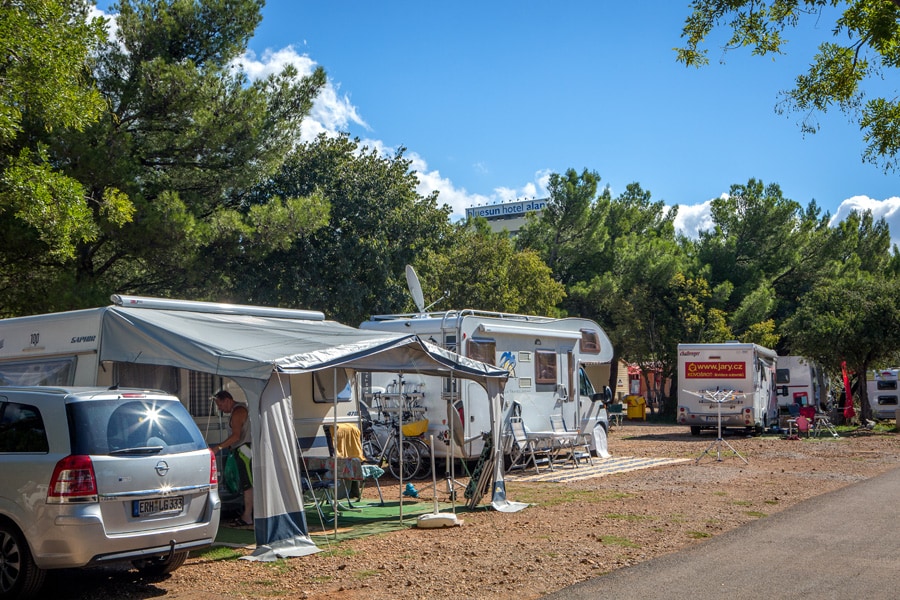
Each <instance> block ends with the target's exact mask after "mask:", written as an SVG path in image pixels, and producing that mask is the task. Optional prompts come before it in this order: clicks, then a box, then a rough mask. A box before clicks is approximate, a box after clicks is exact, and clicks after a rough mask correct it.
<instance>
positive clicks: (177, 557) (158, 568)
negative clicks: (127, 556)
mask: <svg viewBox="0 0 900 600" xmlns="http://www.w3.org/2000/svg"><path fill="white" fill-rule="evenodd" d="M187 555H188V553H187V552H176V553H175V554H173V555H172V557H171V558H169V557H168V556H157V557H155V558H142V559H140V560H134V561H131V564H132V565H134V568H135V569H137V570H138V571H140V572H141V573H143V574H144V575H166V574H167V573H171V572H172V571H174V570H175V569H177V568H178V567H180V566H181V565H183V564H184V561H185V560H187Z"/></svg>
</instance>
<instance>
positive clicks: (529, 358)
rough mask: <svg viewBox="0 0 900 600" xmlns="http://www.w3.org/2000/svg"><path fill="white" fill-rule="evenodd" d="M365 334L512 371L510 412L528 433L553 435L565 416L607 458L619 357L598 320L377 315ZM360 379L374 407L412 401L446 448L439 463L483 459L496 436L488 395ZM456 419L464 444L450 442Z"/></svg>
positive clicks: (406, 380)
mask: <svg viewBox="0 0 900 600" xmlns="http://www.w3.org/2000/svg"><path fill="white" fill-rule="evenodd" d="M360 329H369V330H378V331H385V332H393V333H404V332H408V333H415V334H417V335H418V336H419V337H421V338H422V339H424V340H427V341H429V342H431V343H433V344H436V345H438V346H442V347H443V348H446V349H448V350H452V351H453V352H456V353H458V354H460V355H462V356H466V357H469V358H473V359H476V360H478V361H481V362H485V363H487V364H491V365H496V366H499V367H501V368H504V369H506V370H507V371H508V372H509V380H508V382H507V384H506V389H505V391H504V396H505V410H506V411H515V412H517V413H519V414H521V416H522V419H523V421H524V422H525V426H526V428H527V429H528V430H529V431H550V430H551V425H550V416H551V415H553V414H556V415H562V417H563V421H564V423H565V425H566V427H567V429H570V430H581V431H586V432H591V433H593V436H592V438H593V441H592V444H591V449H592V451H594V452H599V453H601V454H602V453H605V452H606V432H607V430H608V428H609V421H608V418H607V414H606V407H605V404H604V402H603V401H604V400H607V401H608V398H607V397H606V396H605V394H604V386H605V385H606V382H607V381H608V380H609V373H610V362H611V360H612V356H613V350H612V344H611V343H610V341H609V338H608V337H607V335H606V333H605V332H604V331H603V329H602V328H601V327H600V326H599V325H598V324H597V323H595V322H594V321H591V320H589V319H582V318H571V317H570V318H550V317H541V316H534V315H518V314H509V313H500V312H488V311H481V310H474V309H465V310H448V311H443V312H431V313H414V314H395V315H376V316H373V317H371V319H369V320H368V321H366V322H364V323H362V324H361V325H360ZM362 376H363V377H364V380H363V382H362V386H361V388H362V392H363V393H364V394H365V395H366V396H367V397H368V398H370V399H372V400H374V401H375V402H378V401H379V400H380V399H382V398H385V397H387V398H391V397H396V396H398V395H401V396H403V397H406V398H412V399H413V403H414V404H416V405H417V406H418V410H419V411H420V413H419V416H424V418H426V419H428V422H429V424H428V431H429V433H430V434H431V435H434V437H435V440H436V441H438V440H440V441H443V442H444V443H435V446H436V447H435V448H434V454H435V456H439V457H446V456H447V454H448V453H449V452H448V450H449V448H450V447H453V448H454V451H455V455H456V456H457V457H458V458H465V459H472V458H477V457H478V455H479V453H480V452H481V450H482V445H483V442H482V438H481V434H482V433H483V432H486V431H488V430H489V429H490V421H489V414H488V413H487V411H486V410H485V409H484V403H483V400H484V398H483V396H484V390H483V389H478V386H473V385H470V384H469V382H467V381H465V380H460V379H456V378H453V377H444V378H438V377H426V376H421V375H418V374H415V373H410V372H407V373H406V374H405V375H404V376H403V377H402V378H398V377H397V375H395V374H391V373H372V374H371V377H369V374H363V375H362ZM451 406H452V407H453V409H452V410H450V409H449V407H451ZM457 415H458V418H457ZM451 418H452V419H453V423H452V426H453V428H454V429H453V436H454V438H455V439H457V440H461V441H464V443H463V444H457V445H454V446H451V445H450V444H449V443H448V440H449V438H450V435H451V433H450V428H451V422H450V421H449V419H451ZM460 429H461V431H460Z"/></svg>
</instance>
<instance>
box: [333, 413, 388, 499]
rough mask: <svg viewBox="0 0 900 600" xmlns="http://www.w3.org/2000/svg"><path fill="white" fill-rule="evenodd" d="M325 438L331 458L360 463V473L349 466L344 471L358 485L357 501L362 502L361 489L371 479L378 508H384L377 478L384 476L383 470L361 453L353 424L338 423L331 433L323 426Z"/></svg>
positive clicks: (356, 429) (359, 440) (356, 431)
mask: <svg viewBox="0 0 900 600" xmlns="http://www.w3.org/2000/svg"><path fill="white" fill-rule="evenodd" d="M324 429H325V437H326V438H327V439H328V451H329V453H330V454H331V456H332V457H338V458H348V459H358V460H359V461H360V468H361V472H357V471H356V470H355V469H353V468H352V466H350V468H348V469H347V470H346V474H347V475H349V476H350V477H352V479H349V481H355V482H357V484H358V486H359V487H358V494H357V495H356V498H357V501H358V502H361V501H362V493H363V488H364V487H365V484H366V480H367V479H371V480H372V481H374V482H375V487H376V488H378V499H379V501H380V506H384V496H383V495H382V493H381V483H380V482H379V481H378V478H379V477H381V476H382V475H384V469H382V468H381V466H380V465H376V464H375V463H374V462H373V461H370V460H369V459H368V458H367V457H366V455H365V453H364V452H363V446H362V432H361V431H360V430H359V427H357V426H356V425H355V424H354V423H338V425H337V428H336V429H335V430H334V431H332V429H331V426H329V425H325V426H324ZM346 487H347V486H346V484H345V493H346V495H347V503H348V504H349V505H350V507H351V508H352V507H353V505H352V504H350V490H348V489H346Z"/></svg>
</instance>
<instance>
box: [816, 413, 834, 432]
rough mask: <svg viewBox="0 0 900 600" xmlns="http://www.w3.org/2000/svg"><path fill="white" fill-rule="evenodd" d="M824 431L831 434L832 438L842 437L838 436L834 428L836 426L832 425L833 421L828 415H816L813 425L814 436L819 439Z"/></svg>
mask: <svg viewBox="0 0 900 600" xmlns="http://www.w3.org/2000/svg"><path fill="white" fill-rule="evenodd" d="M822 431H828V432H830V433H831V435H832V437H840V436H838V432H837V430H836V429H835V428H834V425H832V424H831V419H829V418H828V415H823V414H818V413H816V416H815V422H814V423H813V430H812V433H813V436H815V437H819V434H820V433H821V432H822Z"/></svg>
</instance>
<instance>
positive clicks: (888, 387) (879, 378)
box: [866, 369, 900, 419]
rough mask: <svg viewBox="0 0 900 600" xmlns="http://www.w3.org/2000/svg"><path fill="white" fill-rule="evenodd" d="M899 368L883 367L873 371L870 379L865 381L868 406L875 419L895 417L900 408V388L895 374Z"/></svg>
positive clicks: (898, 372)
mask: <svg viewBox="0 0 900 600" xmlns="http://www.w3.org/2000/svg"><path fill="white" fill-rule="evenodd" d="M898 374H900V369H884V370H881V371H875V372H874V373H873V377H872V380H871V381H869V382H867V383H866V391H867V392H868V396H869V406H871V407H872V415H873V416H874V417H875V418H876V419H895V418H896V416H897V409H900V402H898V400H900V389H898V385H897V375H898Z"/></svg>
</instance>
